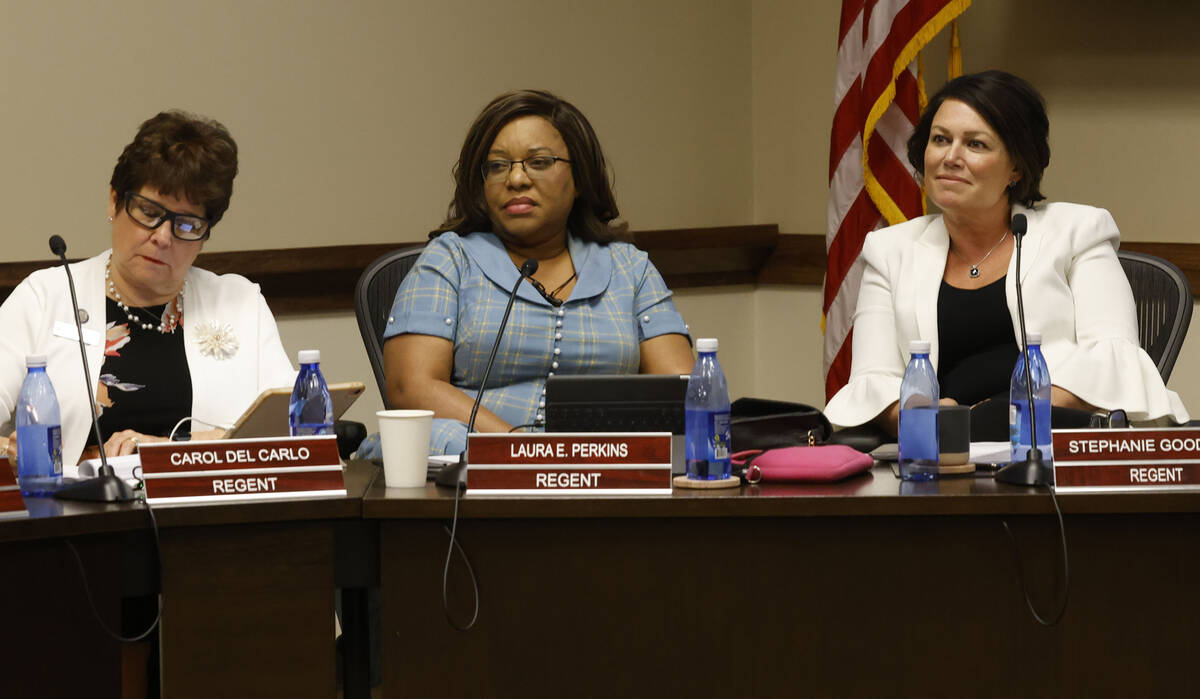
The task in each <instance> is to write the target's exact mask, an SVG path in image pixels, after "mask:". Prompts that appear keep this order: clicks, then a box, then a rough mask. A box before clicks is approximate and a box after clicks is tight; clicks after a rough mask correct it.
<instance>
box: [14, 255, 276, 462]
mask: <svg viewBox="0 0 1200 699" xmlns="http://www.w3.org/2000/svg"><path fill="white" fill-rule="evenodd" d="M110 254H111V251H106V252H104V253H101V254H100V255H98V256H96V257H93V258H91V259H88V260H83V261H81V262H77V263H75V264H72V265H71V273H72V274H73V275H74V277H75V289H76V292H77V293H78V295H79V306H80V308H82V309H83V310H84V311H86V313H87V316H88V318H87V322H86V323H84V324H83V328H84V335H85V337H86V336H88V334H89V333H88V330H89V329H90V330H92V331H93V332H94V333H95V336H98V337H99V338H100V341H99V342H97V343H95V344H89V345H88V347H87V361H88V371H89V372H91V377H92V382H93V384H92V390H93V391H94V390H95V389H96V385H95V382H97V381H98V380H99V376H100V367H101V366H102V365H103V363H104V337H105V324H106V323H105V304H104V299H105V289H104V266H105V264H106V263H107V261H108V257H109V255H110ZM71 316H72V310H71V293H70V290H69V288H68V286H67V275H66V272H64V271H63V270H62V269H61V268H60V266H56V267H50V268H47V269H43V270H39V271H37V272H34V273H33V274H31V275H29V276H28V277H26V278H25V279H24V281H22V282H21V283H20V284H19V285H17V287H16V289H14V290H13V292H12V294H11V295H10V296H9V297H8V299H7V300H5V302H4V305H3V306H0V433H2V434H4V435H5V436H7V435H9V434H11V433H12V431H13V430H14V429H16V427H15V424H14V415H15V412H16V406H17V397H18V396H19V395H20V392H21V383H22V382H23V381H24V379H25V357H26V356H27V355H30V354H44V355H46V372H47V373H48V374H49V375H50V381H51V382H52V383H53V384H54V392H55V393H56V394H57V395H58V405H59V410H60V412H61V413H62V428H63V432H62V440H63V444H62V446H63V463H64V464H75V463H77V462H78V461H79V457H80V455H81V454H82V453H83V447H84V444H85V442H86V441H87V435H88V432H89V431H90V430H91V424H92V423H91V414H90V413H89V411H88V394H87V385H86V382H85V381H84V376H83V366H82V364H81V362H80V356H79V343H78V342H77V341H76V340H75V330H74V328H75V322H74V320H73V319H72V317H71ZM60 323H61V325H57V328H58V329H59V331H58V332H56V324H60ZM214 323H215V324H220V325H228V326H229V328H228V330H229V334H230V335H231V336H232V337H233V338H236V340H237V345H238V348H237V351H236V352H234V353H233V355H232V356H230V357H228V358H222V357H220V356H216V355H214V353H212V352H209V351H205V350H203V349H202V348H201V345H200V342H199V340H200V337H199V336H200V335H202V333H201V332H199V331H201V329H202V328H205V327H212V325H213V324H214ZM64 327H68V328H69V329H70V332H69V336H64V335H67V334H68V333H64V332H63V331H62V329H63V328H64ZM183 345H184V351H185V353H186V355H187V363H188V370H189V372H190V373H191V376H192V417H194V418H196V419H197V420H200V421H203V423H207V424H208V425H215V426H221V427H225V426H229V425H230V424H232V423H233V421H234V420H236V419H237V418H238V416H239V415H241V414H242V412H243V411H244V410H245V409H246V408H248V407H249V406H250V403H251V402H253V400H254V398H255V397H257V396H258V394H259V393H260V392H262V391H263V390H264V389H266V388H273V387H276V386H291V385H292V384H293V383H294V382H295V380H296V372H295V370H294V369H293V368H292V364H291V362H290V361H289V360H288V356H287V353H286V352H284V349H283V344H282V343H281V342H280V340H279V329H278V328H277V327H276V325H275V318H274V316H272V315H271V311H270V309H268V308H267V302H266V300H265V299H264V298H263V296H262V293H260V292H259V289H258V285H257V284H254V283H251V282H250V280H248V279H246V278H245V277H242V276H239V275H236V274H224V275H220V276H218V275H216V274H213V273H212V272H209V271H206V270H203V269H197V268H195V267H193V268H191V269H190V270H188V274H187V278H186V280H185V281H184V324H183ZM193 429H196V430H200V429H208V428H207V427H206V426H205V425H204V424H200V425H195V426H194V427H193Z"/></svg>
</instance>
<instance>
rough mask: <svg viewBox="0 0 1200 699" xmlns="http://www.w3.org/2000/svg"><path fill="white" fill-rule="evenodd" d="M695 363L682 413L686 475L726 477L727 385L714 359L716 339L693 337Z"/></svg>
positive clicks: (727, 469)
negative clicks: (685, 423)
mask: <svg viewBox="0 0 1200 699" xmlns="http://www.w3.org/2000/svg"><path fill="white" fill-rule="evenodd" d="M696 350H697V351H698V352H699V356H698V357H697V358H696V366H695V367H694V368H693V369H692V375H691V377H689V378H688V389H687V398H686V399H684V404H683V405H684V411H685V413H686V422H687V428H686V435H687V437H686V441H687V476H688V478H696V479H699V480H710V481H711V480H721V479H724V478H729V473H730V464H729V386H728V384H726V383H725V372H723V371H721V363H720V362H718V361H717V340H716V338H712V337H706V338H701V339H699V340H696Z"/></svg>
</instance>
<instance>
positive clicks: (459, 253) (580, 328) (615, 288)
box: [384, 233, 688, 454]
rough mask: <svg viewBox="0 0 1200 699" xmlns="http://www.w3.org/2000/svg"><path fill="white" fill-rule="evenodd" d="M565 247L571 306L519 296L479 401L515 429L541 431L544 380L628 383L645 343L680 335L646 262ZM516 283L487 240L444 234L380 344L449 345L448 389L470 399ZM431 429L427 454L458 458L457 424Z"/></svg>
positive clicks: (406, 286) (524, 288)
mask: <svg viewBox="0 0 1200 699" xmlns="http://www.w3.org/2000/svg"><path fill="white" fill-rule="evenodd" d="M567 245H568V248H569V250H570V252H571V259H572V260H573V262H574V264H575V269H576V270H577V271H578V274H579V277H578V279H577V280H576V282H575V288H574V289H573V290H572V291H571V296H570V298H568V299H567V301H566V302H565V303H564V304H563V305H562V306H561V307H560V308H554V307H553V306H551V305H550V303H549V302H547V301H546V300H545V299H544V298H542V296H541V295H540V294H539V293H538V292H537V291H536V290H535V289H534V288H533V287H532V286H530V285H529V284H522V285H521V286H520V290H519V291H518V292H517V300H516V303H515V304H514V305H513V310H512V317H511V318H510V319H509V322H508V327H507V328H506V329H505V331H504V337H503V339H501V341H500V348H499V350H498V352H497V353H496V364H495V366H493V367H492V373H491V376H490V377H489V378H488V389H487V390H486V391H485V392H484V394H483V406H484V407H486V408H487V409H488V410H491V411H492V412H494V413H495V414H496V415H498V416H500V418H501V419H503V420H505V421H506V422H508V423H509V424H511V425H514V426H515V425H530V424H532V425H538V426H542V425H543V424H544V422H545V406H546V403H545V397H546V396H545V393H546V378H547V377H548V376H552V375H554V374H555V373H564V374H636V373H637V371H638V365H639V362H640V347H639V345H640V343H641V342H642V341H643V340H646V339H648V338H651V337H656V336H658V335H664V334H667V333H679V334H682V335H687V332H688V330H687V326H686V325H684V322H683V318H682V316H680V315H679V312H678V311H677V310H675V304H674V303H672V302H671V291H670V290H669V289H668V288H667V285H666V283H665V282H664V281H663V278H662V275H660V274H659V273H658V270H657V269H655V267H654V265H653V264H651V263H650V260H649V259H648V258H647V256H646V253H645V252H642V251H641V250H639V249H637V248H636V247H634V246H632V245H630V244H628V243H609V244H608V245H598V244H596V243H589V242H584V241H581V240H579V239H577V238H575V237H574V236H571V235H568V236H567ZM518 276H519V272H518V270H517V268H516V266H515V265H513V262H512V260H511V259H510V258H509V256H508V253H507V252H506V251H505V249H504V245H503V244H502V243H501V242H500V240H499V239H498V238H497V237H496V236H495V235H493V234H492V233H471V234H469V235H465V236H460V235H458V234H456V233H443V234H441V235H439V236H438V237H436V238H434V239H433V240H432V241H430V243H429V245H428V246H426V248H425V251H424V252H423V253H422V254H421V256H420V258H418V260H417V263H416V265H415V266H414V267H413V269H412V271H411V272H409V274H408V276H406V277H405V278H404V282H403V283H402V284H401V285H400V289H399V290H398V291H397V292H396V301H395V303H394V304H393V305H392V311H391V314H390V316H389V318H388V326H387V330H386V331H385V332H384V337H385V338H389V337H394V336H396V335H402V334H404V333H418V334H422V335H433V336H436V337H442V338H445V339H447V340H450V341H451V342H452V343H454V367H453V371H452V373H451V378H450V381H451V383H452V384H454V385H455V386H457V387H459V388H461V389H462V390H463V392H465V393H467V394H468V395H470V396H471V397H472V398H474V397H475V395H476V394H477V392H478V390H479V384H480V381H481V380H482V378H483V371H484V368H485V367H486V366H487V359H488V354H489V353H490V352H491V349H492V343H493V342H494V341H495V338H496V331H497V330H498V329H499V327H500V320H501V318H502V317H503V316H504V306H505V304H507V303H508V294H509V292H510V291H511V290H512V287H513V285H514V284H515V283H516V282H517V278H518ZM433 422H434V424H433V437H432V439H431V440H430V453H431V454H457V453H459V452H461V451H462V450H463V449H464V448H466V433H467V427H466V425H465V424H464V423H463V422H461V421H458V420H449V419H435V420H434V421H433Z"/></svg>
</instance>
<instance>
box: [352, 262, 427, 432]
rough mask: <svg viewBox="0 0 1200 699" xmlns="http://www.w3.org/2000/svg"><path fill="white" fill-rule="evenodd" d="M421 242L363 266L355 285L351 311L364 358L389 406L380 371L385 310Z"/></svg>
mask: <svg viewBox="0 0 1200 699" xmlns="http://www.w3.org/2000/svg"><path fill="white" fill-rule="evenodd" d="M424 249H425V246H424V245H418V246H415V247H409V248H401V249H399V250H395V251H393V252H389V253H388V254H386V255H384V256H383V257H380V258H379V259H377V260H375V261H374V262H372V263H371V264H369V265H367V268H366V269H365V270H363V273H362V276H361V277H359V278H358V284H357V285H356V286H355V288H354V314H355V315H356V316H357V317H358V331H359V332H360V333H361V334H362V339H363V346H364V347H366V348H367V359H369V360H371V370H372V371H374V372H375V383H376V384H377V385H378V386H379V393H380V395H381V396H383V406H384V407H385V408H391V407H392V406H391V405H390V404H389V403H388V397H387V377H385V376H384V373H383V331H384V329H385V328H386V327H387V322H388V312H389V311H391V309H392V302H393V301H395V300H396V289H399V288H400V282H402V281H404V277H405V275H407V274H408V271H409V270H410V269H412V267H413V265H414V264H415V263H416V261H417V256H418V255H420V254H421V251H422V250H424Z"/></svg>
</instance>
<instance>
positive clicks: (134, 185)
mask: <svg viewBox="0 0 1200 699" xmlns="http://www.w3.org/2000/svg"><path fill="white" fill-rule="evenodd" d="M237 172H238V163H237V143H235V142H234V140H233V137H232V136H230V135H229V130H228V129H226V128H225V127H224V126H222V125H221V124H220V123H219V122H216V121H214V120H212V119H206V118H204V117H200V116H196V115H194V114H188V113H187V112H181V111H177V110H171V111H167V112H160V113H158V114H156V115H154V116H152V117H150V118H149V119H147V120H146V121H145V122H143V123H142V125H141V126H140V127H139V128H138V132H137V135H136V136H134V137H133V141H132V142H131V143H130V144H129V145H127V146H125V150H123V151H121V157H119V158H117V165H116V167H114V168H113V174H112V179H111V180H109V185H111V186H112V188H113V191H115V192H116V193H117V205H118V208H119V207H120V205H121V204H122V203H123V202H124V199H125V196H126V194H128V193H130V192H133V193H135V194H136V193H137V192H138V190H140V189H141V188H142V187H144V186H146V185H150V186H151V187H154V188H155V189H157V190H158V191H159V192H162V193H163V194H167V195H170V196H172V197H176V198H178V199H187V200H188V201H190V202H192V203H193V204H199V205H201V206H203V207H204V217H205V218H207V219H208V220H209V222H210V223H211V224H212V225H216V223H217V221H220V220H221V217H222V216H224V215H225V210H226V209H228V208H229V198H230V197H231V196H233V178H234V177H235V176H237Z"/></svg>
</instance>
